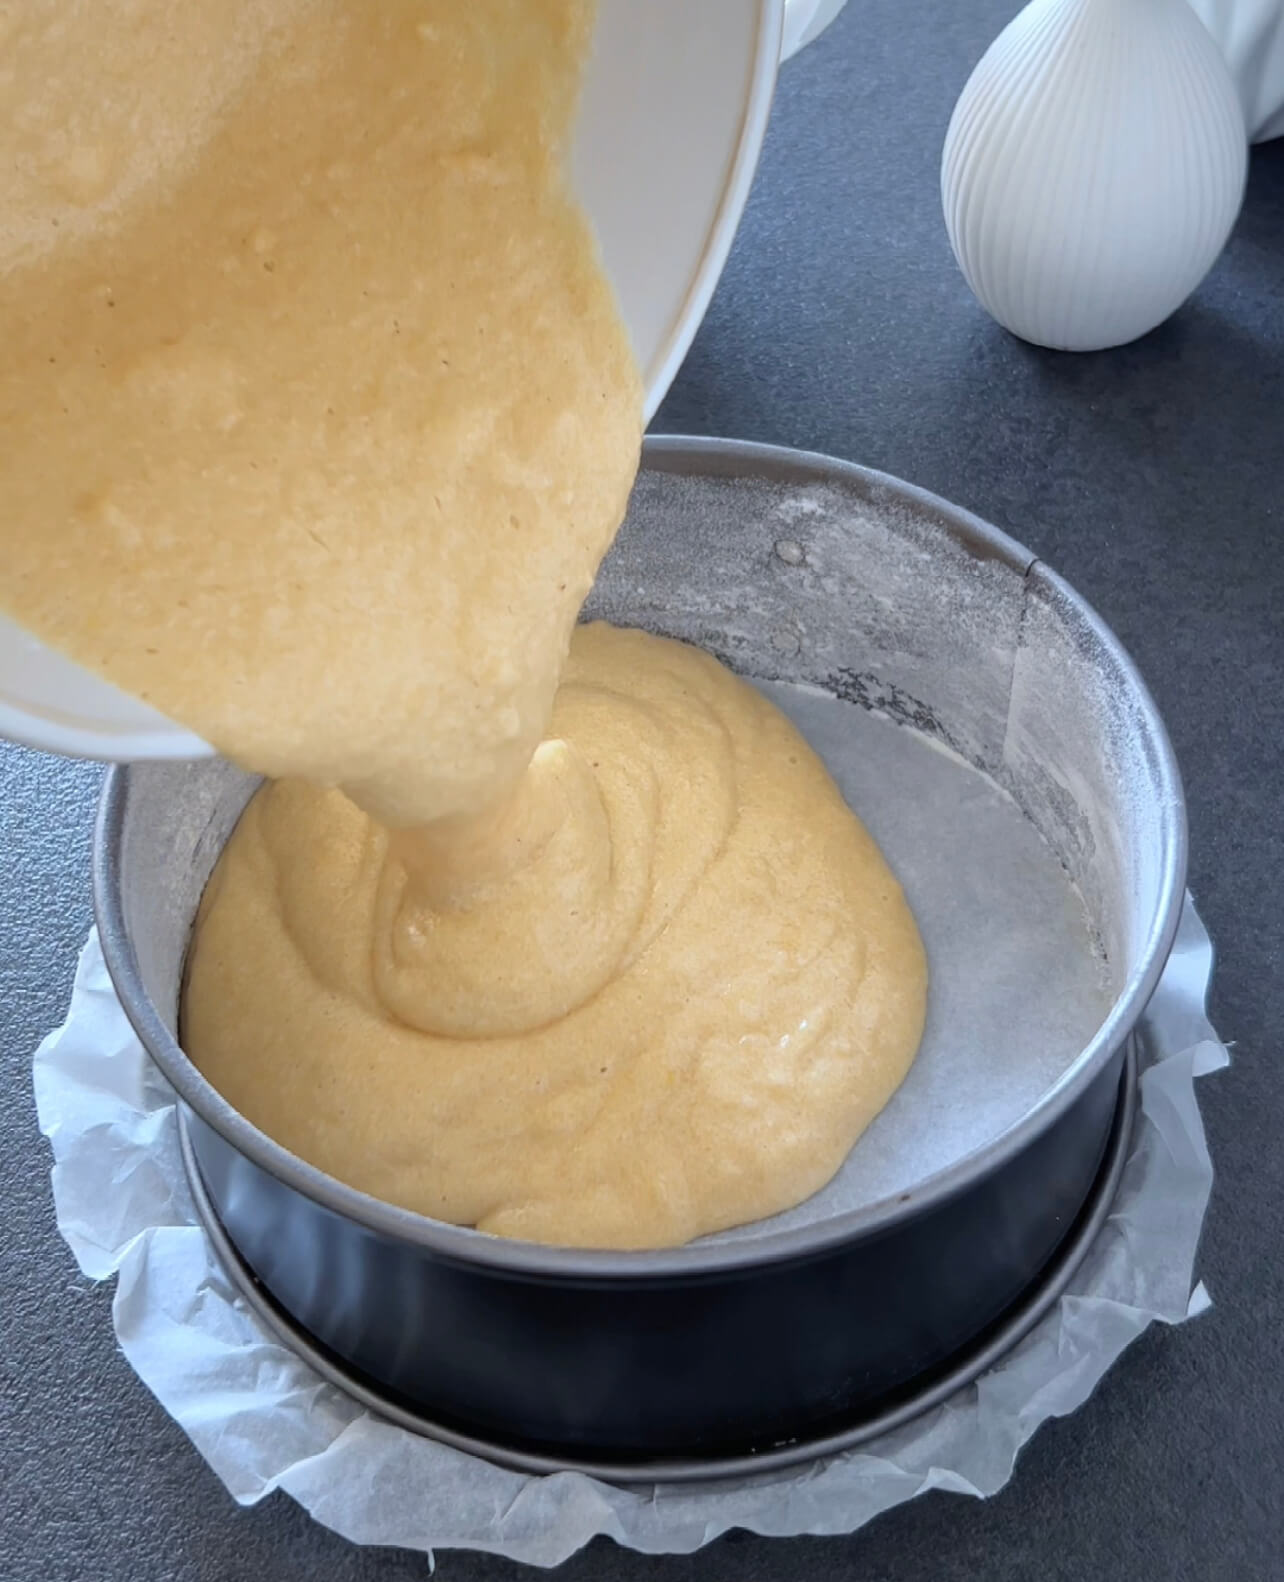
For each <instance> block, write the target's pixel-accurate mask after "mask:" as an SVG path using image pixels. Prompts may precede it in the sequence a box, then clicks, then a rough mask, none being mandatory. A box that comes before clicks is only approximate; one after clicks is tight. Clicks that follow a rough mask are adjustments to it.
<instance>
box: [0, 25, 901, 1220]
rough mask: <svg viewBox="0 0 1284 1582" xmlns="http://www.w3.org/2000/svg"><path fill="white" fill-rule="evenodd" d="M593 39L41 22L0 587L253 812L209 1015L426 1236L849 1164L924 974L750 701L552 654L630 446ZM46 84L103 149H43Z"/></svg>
mask: <svg viewBox="0 0 1284 1582" xmlns="http://www.w3.org/2000/svg"><path fill="white" fill-rule="evenodd" d="M591 20H592V18H591V11H590V9H589V8H588V7H587V6H586V5H584V4H582V3H579V0H474V3H473V4H470V5H469V6H467V7H462V6H459V5H458V4H455V3H452V0H382V3H381V4H379V5H377V6H370V5H366V4H363V3H359V0H332V3H330V0H258V3H254V0H236V3H233V4H225V5H224V6H222V7H220V8H218V10H217V12H216V11H215V9H214V8H212V7H211V6H210V5H209V4H208V3H205V0H183V3H181V4H169V5H166V6H160V5H159V4H157V5H154V6H152V7H151V8H149V9H146V10H144V11H142V12H141V13H140V14H139V21H138V27H139V28H140V29H141V40H140V35H139V33H138V32H137V31H135V32H133V33H131V34H130V36H129V39H128V40H127V41H125V42H122V43H121V44H120V45H119V48H120V49H122V50H125V51H126V52H127V58H126V57H125V56H122V57H121V58H120V59H116V58H115V57H114V55H113V50H114V49H116V47H117V46H116V45H115V44H114V43H113V42H112V35H111V33H110V30H102V29H99V28H97V27H92V26H91V24H90V23H89V22H88V21H85V20H84V19H82V21H81V24H80V25H81V27H82V29H83V28H89V29H90V36H91V37H92V38H93V40H94V41H95V42H96V43H98V44H100V45H101V46H102V47H101V49H100V50H99V51H97V52H95V50H94V49H92V48H90V47H89V46H88V44H87V43H86V40H85V38H84V37H83V36H80V37H76V36H74V29H73V30H71V32H69V31H68V28H67V27H66V25H65V22H64V21H62V20H60V13H59V11H58V9H57V8H55V7H52V6H51V7H44V8H36V9H35V11H34V12H33V13H31V14H28V15H26V16H24V17H23V18H22V19H21V20H20V21H19V22H18V23H17V28H18V35H17V45H16V46H13V41H12V40H11V41H10V44H11V47H17V48H19V49H20V50H23V51H25V52H26V57H27V66H28V68H29V70H27V71H25V72H24V74H23V77H22V81H23V82H24V83H26V84H28V86H27V87H26V88H25V89H24V90H23V91H24V92H26V93H28V94H29V95H30V103H29V104H28V105H25V106H20V107H19V108H20V110H21V111H22V112H23V113H21V114H15V115H14V116H13V117H12V119H11V120H10V124H9V125H8V127H7V129H6V132H5V134H4V135H5V136H6V137H7V138H9V139H10V140H11V141H12V142H13V143H14V148H13V149H12V150H10V151H8V152H10V153H12V155H13V159H12V160H11V168H12V169H13V170H17V171H19V172H20V173H21V179H20V180H19V178H18V177H14V176H12V175H11V176H10V177H9V179H10V180H11V181H17V182H18V188H19V189H20V190H19V191H18V197H19V198H21V202H17V201H15V202H14V203H11V204H10V205H9V209H8V212H9V213H10V214H11V216H12V217H13V218H12V220H11V223H10V224H9V226H8V228H7V231H6V232H5V233H4V240H3V243H0V245H2V246H3V248H4V253H5V255H6V256H4V258H3V265H4V270H3V276H2V277H0V330H2V332H3V335H4V341H5V346H6V360H5V363H4V365H3V367H2V368H0V408H2V416H0V424H2V427H0V432H3V435H4V441H3V445H4V448H3V455H2V457H0V477H2V479H3V487H4V491H5V501H6V511H5V515H4V521H5V522H6V523H7V524H8V526H7V527H6V529H5V530H4V531H5V532H6V542H5V553H6V560H7V565H8V568H9V569H8V573H7V576H6V580H5V584H4V589H3V598H4V602H5V603H6V605H8V606H9V607H10V608H11V609H12V610H13V611H14V612H15V613H16V614H17V615H19V616H20V618H21V619H22V620H23V621H24V623H25V624H27V625H28V626H29V627H31V628H32V629H33V630H34V631H35V632H36V633H37V634H38V635H39V636H40V637H42V638H44V639H45V640H46V641H49V642H53V643H55V644H57V645H59V646H61V647H63V648H64V649H65V650H66V651H68V652H69V653H70V654H72V655H73V657H75V658H77V659H79V660H80V661H81V662H83V663H86V664H89V665H91V666H93V667H94V668H97V669H99V670H100V671H102V672H103V673H104V674H106V675H108V676H109V677H110V678H111V679H113V680H114V681H116V682H118V683H119V684H121V685H122V686H124V687H126V688H127V689H129V690H131V691H133V692H135V693H137V694H139V695H140V696H142V697H145V698H146V699H147V700H148V701H149V702H151V703H153V704H155V705H156V706H158V707H159V708H161V709H162V710H164V711H165V712H167V713H169V714H171V715H173V716H174V717H176V718H179V719H181V720H182V721H183V722H184V723H186V724H188V725H190V726H191V727H192V728H193V729H195V730H197V731H198V732H200V733H201V734H202V735H203V736H205V737H206V738H207V739H209V740H211V741H213V742H214V743H216V744H217V745H218V746H219V747H220V748H221V749H222V750H223V751H225V752H226V753H227V754H228V755H229V756H230V757H233V758H234V759H236V760H237V761H238V762H241V763H243V764H245V765H246V766H248V767H251V768H254V769H257V770H260V771H263V772H264V773H266V774H268V775H271V776H274V777H276V779H275V783H273V784H270V785H268V786H267V787H265V789H264V790H263V791H262V792H260V794H259V795H258V796H257V797H256V798H255V800H254V802H253V803H252V804H251V806H250V808H249V810H248V811H247V813H246V814H245V816H244V818H243V819H242V822H241V824H240V826H239V827H238V829H237V831H236V832H235V834H234V835H233V838H232V840H231V841H230V843H229V845H228V847H227V849H226V852H225V853H224V856H223V858H222V860H221V861H220V863H219V866H218V868H217V869H216V871H215V874H214V876H213V878H212V879H211V882H210V885H209V887H208V889H207V893H206V896H205V900H204V902H203V904H202V908H201V912H200V916H199V919H198V923H197V929H196V933H195V936H194V940H193V944H192V949H191V952H190V956H189V962H188V976H187V983H186V990H185V997H184V1005H183V1023H182V1031H183V1036H184V1042H185V1046H186V1048H187V1050H188V1052H189V1054H190V1055H191V1057H192V1059H193V1060H194V1061H195V1062H196V1064H197V1065H198V1066H199V1067H200V1068H201V1069H202V1070H203V1071H204V1072H205V1074H206V1075H207V1076H208V1077H209V1079H210V1080H211V1081H212V1082H213V1083H214V1084H215V1085H216V1086H218V1087H219V1088H220V1089H221V1090H222V1091H223V1092H224V1094H225V1095H226V1096H227V1097H228V1099H229V1100H230V1101H231V1102H232V1103H233V1104H234V1105H235V1106H236V1107H237V1108H238V1109H240V1110H241V1111H242V1112H243V1113H244V1114H245V1115H246V1116H247V1117H248V1118H249V1119H250V1120H252V1121H254V1122H255V1123H256V1124H258V1125H259V1126H261V1127H262V1128H263V1129H264V1130H266V1131H268V1132H269V1133H270V1134H272V1135H273V1136H275V1137H276V1138H277V1139H278V1140H279V1141H281V1142H282V1143H284V1144H285V1145H286V1146H287V1147H290V1148H292V1149H293V1150H294V1151H296V1152H297V1153H299V1154H300V1155H302V1156H303V1157H305V1158H307V1159H309V1160H311V1161H312V1162H313V1163H315V1164H317V1165H319V1166H321V1167H322V1168H324V1169H326V1170H329V1171H331V1172H332V1173H333V1174H335V1175H337V1176H339V1177H341V1178H343V1179H345V1180H347V1181H349V1182H350V1183H352V1184H353V1185H355V1186H358V1187H360V1188H362V1189H364V1190H366V1191H369V1192H372V1193H374V1194H376V1195H378V1196H380V1197H382V1198H385V1199H387V1200H388V1201H391V1202H395V1203H400V1204H404V1205H406V1206H408V1207H411V1208H414V1209H417V1210H419V1211H421V1212H423V1213H426V1214H430V1215H434V1216H437V1217H439V1218H445V1219H450V1220H454V1221H457V1222H461V1223H469V1224H478V1225H480V1226H481V1227H482V1228H484V1229H487V1230H492V1231H496V1232H499V1233H501V1234H508V1235H516V1236H525V1237H529V1238H532V1239H536V1240H543V1241H551V1242H563V1243H575V1244H582V1245H596V1246H659V1245H665V1244H671V1243H677V1242H681V1241H684V1240H686V1239H688V1238H690V1237H692V1236H695V1235H698V1234H700V1233H701V1232H705V1231H710V1230H714V1229H717V1228H719V1227H722V1226H726V1225H730V1224H734V1223H737V1222H740V1221H743V1220H747V1219H751V1218H756V1217H759V1216H762V1215H765V1214H769V1213H772V1212H774V1211H776V1210H779V1209H781V1208H784V1207H786V1206H788V1205H789V1204H792V1203H794V1202H796V1201H798V1200H799V1199H800V1198H802V1197H804V1196H806V1195H807V1194H809V1193H811V1192H812V1191H814V1190H816V1189H817V1188H818V1187H820V1186H821V1185H822V1184H823V1183H824V1182H825V1181H826V1180H827V1179H828V1178H829V1177H830V1176H831V1175H832V1174H833V1172H834V1170H836V1169H837V1167H838V1165H839V1164H840V1163H841V1161H842V1159H843V1157H844V1155H845V1154H846V1152H847V1150H848V1149H849V1148H850V1146H851V1144H852V1142H853V1141H854V1139H855V1138H856V1136H857V1135H859V1133H860V1131H861V1130H862V1129H863V1128H864V1126H865V1125H866V1124H867V1123H868V1121H869V1120H870V1119H871V1117H872V1116H873V1115H874V1114H875V1113H876V1112H877V1110H878V1109H879V1108H880V1107H881V1106H882V1104H884V1103H885V1102H886V1100H887V1098H888V1097H889V1096H890V1095H891V1093H892V1092H893V1091H894V1089H895V1088H896V1086H897V1084H898V1083H899V1081H900V1080H901V1078H902V1076H903V1075H904V1072H905V1070H906V1069H907V1067H908V1065H909V1063H910V1061H911V1059H912V1058H913V1054H914V1051H915V1049H916V1048H917V1044H918V1040H919V1036H920V1033H921V1030H922V1021H923V1007H924V998H925V967H924V961H923V953H922V947H921V944H920V942H919V938H918V934H917V930H916V929H915V926H914V923H913V919H912V917H911V916H910V913H909V910H908V908H907V907H906V904H905V902H904V899H903V897H902V895H901V893H900V890H899V887H898V885H897V884H896V881H895V879H894V878H893V876H892V875H891V873H890V872H889V870H888V869H887V867H886V864H885V863H884V862H883V860H882V858H881V856H880V855H879V853H878V851H877V849H876V848H875V846H874V844H873V842H872V841H871V840H870V838H869V836H868V835H867V834H866V833H865V831H864V830H863V828H862V827H861V826H860V824H859V823H858V822H857V820H856V819H855V818H854V817H853V816H852V815H851V813H850V812H849V811H848V810H847V809H846V807H845V806H844V805H843V803H842V800H841V797H840V795H839V793H838V791H837V790H836V788H835V787H834V785H833V783H832V781H831V780H830V778H829V776H828V774H827V773H826V771H825V770H824V768H823V766H822V765H821V763H820V762H819V760H818V759H817V758H816V757H815V755H814V754H813V753H812V752H811V751H810V749H809V748H808V747H807V746H806V745H805V743H804V742H803V741H802V739H801V738H800V737H799V735H798V734H797V732H796V731H795V730H794V728H793V727H792V726H791V725H790V724H789V723H788V722H787V721H786V720H785V719H784V718H783V716H782V715H780V714H779V712H778V711H777V710H776V709H775V708H774V707H773V706H772V705H770V704H768V703H767V702H766V701H764V700H763V699H762V698H761V697H760V696H759V695H758V694H757V693H756V692H755V691H754V690H753V689H752V688H750V687H749V686H747V685H746V684H745V683H743V682H741V681H739V680H738V679H737V678H735V677H734V676H733V675H731V674H730V672H728V671H727V670H725V669H724V668H723V667H722V666H720V665H718V664H717V663H716V662H715V661H713V660H712V659H710V658H708V657H707V656H705V655H702V654H700V653H698V652H697V651H695V650H693V649H690V648H687V647H685V646H683V645H680V644H675V643H670V642H666V641H665V640H663V639H660V638H656V637H651V636H648V635H646V634H643V633H637V632H622V631H617V630H613V629H610V628H605V627H601V626H591V627H582V628H579V629H574V622H575V616H576V613H577V611H578V609H579V606H580V604H581V603H582V601H583V598H584V595H585V594H586V592H587V590H588V588H589V586H590V584H591V581H592V578H593V575H594V573H595V571H596V568H597V565H598V562H599V560H600V558H601V556H602V554H603V553H604V551H605V549H606V547H607V545H608V544H609V542H610V539H611V537H612V535H613V534H614V532H615V529H616V527H617V526H618V523H619V521H620V518H621V516H622V514H623V510H624V505H625V501H626V498H627V494H628V489H629V486H630V484H631V481H632V478H633V474H634V471H635V469H636V465H637V456H638V445H639V438H640V430H641V396H640V389H639V381H638V377H637V373H636V370H635V368H634V366H633V361H632V357H631V353H630V350H629V347H628V342H627V336H626V332H625V330H624V327H623V325H622V324H621V323H620V320H619V317H618V314H617V312H616V309H615V305H614V301H613V298H612V295H611V292H610V288H609V285H608V283H607V282H606V280H605V278H604V276H603V274H602V271H601V268H600V265H599V262H598V259H597V256H596V252H595V248H594V245H593V240H592V237H591V234H590V232H589V230H588V227H587V225H586V222H585V220H584V218H583V216H582V214H581V213H580V211H579V209H578V208H577V206H576V205H575V203H574V201H573V199H572V197H571V196H570V195H569V193H568V192H567V190H566V188H565V185H564V181H563V177H562V173H561V154H562V148H563V144H564V141H565V138H566V135H567V130H568V127H569V124H570V121H571V118H572V116H573V112H574V102H575V93H576V87H577V84H578V79H579V69H580V63H581V60H582V57H583V53H584V50H585V48H586V45H587V41H588V38H589V35H590V32H591ZM100 35H101V36H100ZM176 37H177V38H179V39H180V40H181V41H182V43H183V45H184V49H183V50H182V51H179V52H178V53H176V54H174V55H173V57H172V58H170V57H168V56H166V50H167V49H168V48H169V47H170V45H171V44H172V41H173V39H174V38H176ZM167 41H168V42H167ZM78 52H79V53H78ZM129 52H132V53H129ZM161 59H167V60H168V66H167V69H172V70H178V71H180V72H181V73H183V74H185V81H186V87H187V91H186V92H185V93H183V94H181V95H180V94H176V95H175V97H174V100H173V111H172V117H171V122H165V119H164V106H162V107H161V109H160V110H158V111H157V112H156V113H157V116H158V117H159V118H160V123H162V124H160V125H159V129H158V130H157V131H156V132H155V135H154V139H153V143H152V145H150V146H149V154H148V159H147V160H146V161H143V162H142V163H141V164H140V155H139V151H138V148H137V147H136V146H135V143H134V142H133V141H131V138H132V136H133V134H132V133H131V132H130V119H129V112H130V106H131V104H133V103H134V102H135V100H136V98H137V90H136V83H135V85H134V90H133V95H132V97H131V92H130V91H128V90H127V88H122V87H121V83H122V81H126V80H132V79H128V74H130V73H134V74H137V73H138V72H141V71H143V70H145V69H147V63H148V61H149V60H151V61H153V64H154V63H155V61H156V60H161ZM55 65H56V66H57V68H58V73H60V74H61V75H60V76H59V80H65V78H66V74H67V73H68V71H70V72H72V74H73V75H75V74H79V80H78V96H79V100H80V101H81V102H83V103H84V104H87V105H91V106H92V107H93V108H92V110H91V111H86V112H84V114H85V115H86V116H88V117H90V121H89V122H88V123H87V130H86V132H85V138H86V140H87V141H86V142H85V143H84V144H83V145H76V146H74V147H73V146H71V145H70V144H68V143H67V139H66V138H64V139H63V142H62V143H61V144H60V143H59V141H58V138H57V137H56V136H55V135H54V134H55V131H56V128H54V127H53V126H52V125H50V124H43V123H42V121H41V117H42V116H44V117H45V119H46V122H47V120H48V116H49V115H51V114H52V113H53V111H50V110H48V109H47V108H46V107H45V101H43V100H42V98H41V93H42V88H41V84H42V81H43V80H44V78H45V77H47V76H49V75H50V74H52V73H53V72H54V67H55ZM122 73H123V74H124V75H123V76H122V75H121V74H122ZM186 105H191V106H193V107H195V108H194V109H193V110H192V111H191V112H190V113H189V112H188V111H187V110H185V109H183V106H186ZM171 123H172V124H171ZM64 145H66V147H64ZM42 160H43V161H44V163H43V164H42V163H41V161H42ZM104 589H110V590H112V593H111V596H110V597H106V598H105V597H103V590H104ZM573 629H574V636H573V637H572V631H573ZM568 648H569V658H568ZM559 681H560V688H559ZM338 788H341V789H338Z"/></svg>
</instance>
